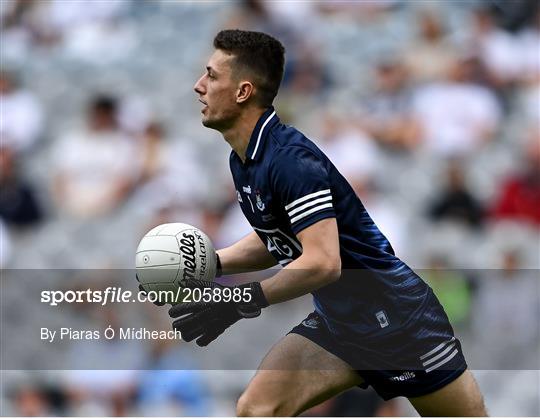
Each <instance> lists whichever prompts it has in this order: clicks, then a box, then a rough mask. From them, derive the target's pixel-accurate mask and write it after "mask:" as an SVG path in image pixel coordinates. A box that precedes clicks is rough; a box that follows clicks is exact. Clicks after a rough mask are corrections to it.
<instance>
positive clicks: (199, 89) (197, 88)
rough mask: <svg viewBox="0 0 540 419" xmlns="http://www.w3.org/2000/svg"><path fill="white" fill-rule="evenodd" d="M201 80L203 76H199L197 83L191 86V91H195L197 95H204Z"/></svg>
mask: <svg viewBox="0 0 540 419" xmlns="http://www.w3.org/2000/svg"><path fill="white" fill-rule="evenodd" d="M203 79H204V76H201V78H200V79H199V80H197V82H196V83H195V85H194V86H193V90H195V92H196V93H198V94H199V95H202V94H204V86H203V83H202V81H203Z"/></svg>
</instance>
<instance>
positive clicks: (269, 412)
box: [236, 392, 294, 417]
mask: <svg viewBox="0 0 540 419" xmlns="http://www.w3.org/2000/svg"><path fill="white" fill-rule="evenodd" d="M293 413H294V412H293V411H291V410H290V409H288V408H287V406H286V404H285V403H282V402H281V401H279V400H272V399H268V398H265V397H257V396H255V394H252V393H250V392H244V393H243V394H242V395H241V396H240V398H239V399H238V402H237V403H236V416H239V417H254V416H258V417H261V416H262V417H275V416H281V417H283V416H292V415H293Z"/></svg>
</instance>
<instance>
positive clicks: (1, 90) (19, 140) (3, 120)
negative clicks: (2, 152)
mask: <svg viewBox="0 0 540 419" xmlns="http://www.w3.org/2000/svg"><path fill="white" fill-rule="evenodd" d="M0 105H1V106H0V138H1V139H2V147H8V148H11V149H12V150H14V151H16V152H23V151H26V150H28V149H30V148H31V147H32V146H33V145H34V144H35V143H36V141H37V140H38V139H39V138H40V136H41V135H42V134H43V132H42V131H43V110H42V107H41V104H40V103H39V101H38V99H37V98H36V96H35V95H34V94H33V93H31V92H29V91H27V90H24V89H23V88H21V87H19V86H18V85H17V83H16V81H15V77H14V76H13V75H11V74H9V73H8V72H6V71H0Z"/></svg>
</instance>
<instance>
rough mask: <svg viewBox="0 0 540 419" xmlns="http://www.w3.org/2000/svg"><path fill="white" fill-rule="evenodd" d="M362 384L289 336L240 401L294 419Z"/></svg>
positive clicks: (345, 366) (334, 360)
mask: <svg viewBox="0 0 540 419" xmlns="http://www.w3.org/2000/svg"><path fill="white" fill-rule="evenodd" d="M360 383H362V378H361V377H360V376H359V375H358V374H357V373H356V372H355V371H354V370H352V369H351V367H350V366H349V365H348V364H347V363H345V362H344V361H342V360H341V359H339V358H337V357H336V356H335V355H333V354H331V353H330V352H328V351H326V350H324V349H323V348H321V347H320V346H318V345H317V344H315V343H314V342H312V341H311V340H309V339H307V338H305V337H304V336H301V335H298V334H295V333H290V334H288V335H287V336H285V337H284V338H283V339H281V340H280V341H279V342H278V343H277V344H276V345H274V346H273V347H272V349H271V350H270V351H269V352H268V354H267V355H266V356H265V358H264V359H263V361H262V362H261V365H260V366H259V369H258V371H257V373H256V374H255V376H254V377H253V379H252V380H251V382H250V383H249V385H248V387H247V389H246V391H245V393H244V394H243V395H242V398H243V399H244V401H245V400H248V402H247V403H259V404H262V405H265V407H262V409H255V410H256V411H257V412H259V413H261V414H266V415H272V414H275V415H278V416H293V415H297V414H299V413H301V412H303V411H304V410H306V409H308V408H310V407H312V406H315V405H317V404H319V403H321V402H322V401H324V400H327V399H328V398H330V397H332V396H334V395H336V394H338V393H340V392H342V391H344V390H346V389H348V388H350V387H354V386H356V385H359V384H360Z"/></svg>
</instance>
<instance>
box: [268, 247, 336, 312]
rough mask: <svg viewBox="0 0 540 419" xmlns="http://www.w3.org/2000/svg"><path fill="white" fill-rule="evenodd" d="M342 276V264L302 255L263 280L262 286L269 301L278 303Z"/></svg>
mask: <svg viewBox="0 0 540 419" xmlns="http://www.w3.org/2000/svg"><path fill="white" fill-rule="evenodd" d="M340 276H341V266H335V265H333V264H329V263H325V261H324V260H318V259H317V258H313V257H311V258H310V257H309V256H307V255H302V256H300V257H299V258H298V259H296V260H295V261H293V262H291V263H289V264H288V265H287V266H286V267H285V268H284V269H282V270H281V271H279V272H278V273H277V274H276V275H274V276H272V277H271V278H268V279H266V280H264V281H262V282H261V286H262V289H263V292H264V296H265V297H266V300H267V301H268V303H269V304H276V303H281V302H284V301H287V300H292V299H294V298H298V297H301V296H302V295H306V294H309V293H310V292H312V291H315V290H317V289H319V288H322V287H324V286H325V285H328V284H330V283H332V282H334V281H336V280H338V279H339V277H340Z"/></svg>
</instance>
